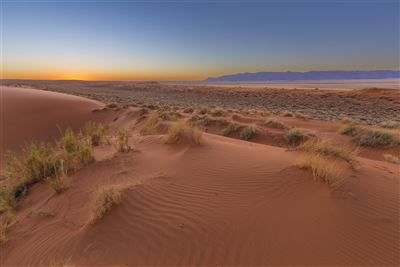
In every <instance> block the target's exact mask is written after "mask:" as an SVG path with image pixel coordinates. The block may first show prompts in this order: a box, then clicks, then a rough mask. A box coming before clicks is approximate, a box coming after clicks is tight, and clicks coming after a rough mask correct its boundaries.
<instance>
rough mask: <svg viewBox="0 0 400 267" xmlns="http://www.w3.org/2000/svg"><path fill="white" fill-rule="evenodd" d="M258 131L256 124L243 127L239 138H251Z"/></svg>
mask: <svg viewBox="0 0 400 267" xmlns="http://www.w3.org/2000/svg"><path fill="white" fill-rule="evenodd" d="M256 133H257V127H256V126H255V125H249V126H247V127H245V128H243V129H242V130H241V131H240V133H239V138H240V139H242V140H249V139H250V138H252V137H253V136H254V135H256Z"/></svg>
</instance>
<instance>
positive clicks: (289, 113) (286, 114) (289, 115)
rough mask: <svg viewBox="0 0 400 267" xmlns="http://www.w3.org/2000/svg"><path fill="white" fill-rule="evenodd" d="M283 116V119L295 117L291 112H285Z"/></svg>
mask: <svg viewBox="0 0 400 267" xmlns="http://www.w3.org/2000/svg"><path fill="white" fill-rule="evenodd" d="M282 116H283V117H293V116H294V115H293V113H292V112H290V111H285V112H283V113H282Z"/></svg>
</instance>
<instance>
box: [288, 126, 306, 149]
mask: <svg viewBox="0 0 400 267" xmlns="http://www.w3.org/2000/svg"><path fill="white" fill-rule="evenodd" d="M284 138H285V140H286V142H287V143H288V145H290V146H297V145H299V144H301V143H303V142H304V141H306V140H308V139H309V138H310V135H309V134H307V133H305V132H304V131H302V130H300V129H297V128H292V129H290V130H288V131H287V132H286V133H285V135H284Z"/></svg>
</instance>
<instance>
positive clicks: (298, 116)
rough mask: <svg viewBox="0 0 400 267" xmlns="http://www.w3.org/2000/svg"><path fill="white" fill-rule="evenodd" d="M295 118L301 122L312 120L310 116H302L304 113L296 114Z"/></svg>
mask: <svg viewBox="0 0 400 267" xmlns="http://www.w3.org/2000/svg"><path fill="white" fill-rule="evenodd" d="M294 117H295V118H297V119H300V120H308V119H310V117H309V116H307V115H305V114H302V113H294Z"/></svg>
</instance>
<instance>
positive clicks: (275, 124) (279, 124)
mask: <svg viewBox="0 0 400 267" xmlns="http://www.w3.org/2000/svg"><path fill="white" fill-rule="evenodd" d="M265 126H267V127H271V128H277V129H288V128H289V126H287V125H286V124H283V123H282V122H280V121H277V120H273V119H269V120H267V121H266V122H265Z"/></svg>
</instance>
